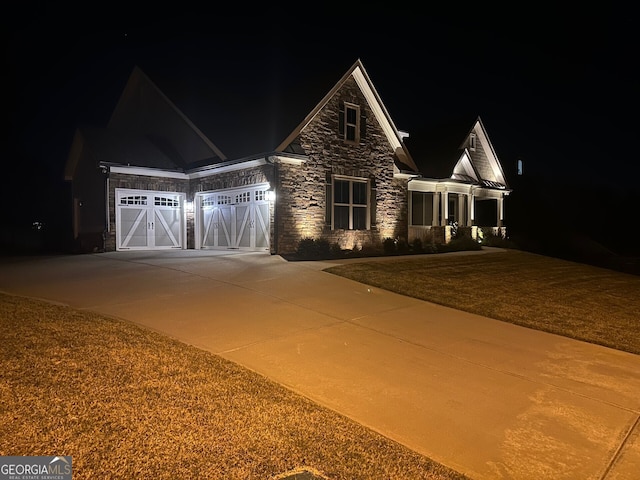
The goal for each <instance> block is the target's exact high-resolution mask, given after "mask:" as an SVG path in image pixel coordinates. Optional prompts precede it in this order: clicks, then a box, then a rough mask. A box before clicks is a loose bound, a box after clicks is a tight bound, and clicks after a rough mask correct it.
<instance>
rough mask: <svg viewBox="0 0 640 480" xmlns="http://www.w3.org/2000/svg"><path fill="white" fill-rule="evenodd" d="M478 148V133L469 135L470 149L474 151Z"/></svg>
mask: <svg viewBox="0 0 640 480" xmlns="http://www.w3.org/2000/svg"><path fill="white" fill-rule="evenodd" d="M475 149H476V134H475V133H472V134H471V135H469V150H471V151H474V150H475Z"/></svg>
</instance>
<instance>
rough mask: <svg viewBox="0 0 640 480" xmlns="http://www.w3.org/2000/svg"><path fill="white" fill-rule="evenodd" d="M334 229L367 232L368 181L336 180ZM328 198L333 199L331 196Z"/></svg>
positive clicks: (334, 188)
mask: <svg viewBox="0 0 640 480" xmlns="http://www.w3.org/2000/svg"><path fill="white" fill-rule="evenodd" d="M331 191H333V199H332V200H333V208H332V209H331V210H332V212H333V215H332V220H333V221H332V228H333V229H334V230H339V229H343V230H367V229H368V228H369V226H368V220H369V216H368V212H369V202H368V197H369V184H368V182H367V180H366V179H360V178H344V177H340V178H334V179H333V189H327V192H331ZM328 198H331V197H330V196H329V197H328Z"/></svg>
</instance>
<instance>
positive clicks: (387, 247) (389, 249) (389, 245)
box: [382, 237, 396, 255]
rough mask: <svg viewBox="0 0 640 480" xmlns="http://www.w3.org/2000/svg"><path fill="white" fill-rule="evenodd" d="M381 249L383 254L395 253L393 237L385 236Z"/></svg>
mask: <svg viewBox="0 0 640 480" xmlns="http://www.w3.org/2000/svg"><path fill="white" fill-rule="evenodd" d="M382 251H383V252H384V254H385V255H393V254H395V253H396V241H395V239H393V238H390V237H387V238H385V239H384V240H382Z"/></svg>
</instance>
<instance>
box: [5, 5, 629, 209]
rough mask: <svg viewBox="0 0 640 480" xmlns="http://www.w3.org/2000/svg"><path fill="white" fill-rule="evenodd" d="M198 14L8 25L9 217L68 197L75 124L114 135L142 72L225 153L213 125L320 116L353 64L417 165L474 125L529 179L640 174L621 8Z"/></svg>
mask: <svg viewBox="0 0 640 480" xmlns="http://www.w3.org/2000/svg"><path fill="white" fill-rule="evenodd" d="M590 8H593V10H590ZM608 8H610V10H607V9H608ZM494 13H495V12H494ZM197 17H198V15H197V14H196V13H191V14H185V15H180V14H175V15H174V17H173V19H172V22H173V23H171V24H170V23H169V22H168V21H166V20H165V21H157V22H155V23H154V22H149V21H148V22H147V23H145V24H140V25H138V26H132V27H131V28H127V27H123V28H117V29H113V30H106V29H102V30H101V29H95V30H92V31H88V30H84V31H79V30H74V29H69V28H57V29H55V30H54V29H52V28H50V27H49V28H43V27H42V25H39V24H35V23H34V24H33V25H30V26H27V27H25V28H23V29H21V30H5V31H6V32H8V33H6V41H5V45H6V49H5V50H6V57H7V59H6V61H5V64H6V65H8V78H9V86H8V88H7V87H6V86H5V92H6V95H5V96H6V97H8V104H7V105H8V107H9V108H8V109H7V110H5V111H6V112H7V114H8V119H9V128H8V129H7V130H6V131H7V132H8V138H7V141H5V142H3V145H4V153H3V159H2V161H3V170H4V172H5V173H3V187H4V188H5V191H7V190H8V191H9V192H10V193H11V194H12V195H17V194H18V192H21V193H20V195H21V196H24V190H23V184H22V180H20V181H18V180H16V179H17V178H22V177H23V175H24V174H25V173H28V174H29V175H30V176H31V179H32V180H31V183H30V185H29V186H28V190H29V192H30V194H33V195H35V196H37V197H38V198H37V201H36V202H31V203H30V202H28V201H27V202H26V203H23V207H24V208H23V210H22V211H23V212H28V213H27V215H23V214H22V213H19V212H14V213H13V215H14V217H15V219H24V218H25V217H28V216H31V218H35V217H37V216H42V217H43V218H46V217H47V216H49V217H51V216H52V215H54V213H53V212H56V211H58V206H60V203H61V202H62V203H64V202H66V201H67V200H68V199H67V198H66V197H65V194H64V193H61V192H62V191H63V190H64V188H63V186H64V182H62V175H63V168H64V163H65V161H66V156H67V153H68V149H69V146H70V143H71V140H72V135H73V132H74V129H75V127H76V126H78V125H82V124H92V125H95V126H105V125H106V123H107V121H108V119H109V115H110V113H111V111H112V109H113V107H114V106H115V103H116V101H117V99H118V96H119V95H120V93H121V91H122V88H123V87H124V84H125V83H126V80H127V78H128V76H129V74H130V73H131V70H132V68H133V66H134V65H138V66H140V67H141V68H142V70H143V71H144V72H145V73H147V75H149V77H150V78H151V79H152V81H154V82H155V83H156V84H157V85H158V86H159V87H160V89H161V90H163V91H164V93H165V94H167V95H168V96H169V98H170V99H171V100H172V101H173V102H174V103H176V105H178V107H179V108H181V109H182V110H183V111H184V112H185V113H187V115H188V116H189V117H190V118H191V120H192V121H193V122H194V123H195V124H196V125H197V126H198V127H199V128H200V129H201V130H203V132H204V133H205V134H206V135H207V136H208V137H209V138H210V139H211V140H212V141H213V142H214V143H216V144H217V145H219V146H220V148H222V150H223V151H224V148H223V146H222V145H223V144H224V143H225V142H232V140H233V139H232V138H231V134H230V133H227V132H225V133H224V134H223V133H222V125H223V123H224V122H221V121H220V117H221V115H220V114H221V113H223V114H224V115H229V114H230V112H231V111H232V110H233V105H234V104H235V105H240V104H244V105H255V107H256V108H261V109H265V108H267V109H271V110H272V111H275V112H277V115H278V117H285V116H286V113H287V106H286V105H283V104H281V102H282V101H283V100H284V99H286V98H287V94H288V92H291V91H295V90H296V89H303V90H304V91H305V92H307V93H308V95H309V96H310V97H311V100H312V102H311V103H312V106H313V105H315V103H316V102H317V101H319V100H320V99H321V98H322V96H324V94H326V93H327V92H328V90H329V89H330V88H331V87H333V85H334V84H335V82H336V81H337V80H338V79H339V78H340V77H341V76H342V75H343V74H344V73H345V72H346V70H347V69H348V68H349V67H350V66H351V65H352V64H353V62H354V61H355V60H357V59H358V58H360V59H361V60H362V62H363V64H364V66H365V68H366V69H367V72H368V73H369V75H370V77H371V79H372V81H373V83H374V85H375V87H376V88H377V90H378V93H379V94H380V96H381V97H382V100H383V102H384V103H385V105H386V107H387V109H388V110H389V113H390V115H391V117H392V118H393V120H394V122H395V124H396V126H397V127H398V128H399V129H401V130H406V131H408V132H409V133H410V135H411V136H410V138H409V140H407V145H408V147H409V149H410V152H411V153H412V155H413V156H414V159H415V160H416V161H417V163H418V165H419V166H420V165H421V164H422V163H424V161H426V160H424V159H422V158H420V153H421V151H422V147H421V144H420V141H421V138H422V137H424V132H427V131H428V130H429V128H432V127H433V126H434V125H437V123H438V122H440V121H443V119H448V118H453V117H456V116H459V115H463V116H471V117H475V116H477V115H480V116H481V117H482V119H483V121H484V123H485V125H486V127H487V129H488V132H489V136H490V138H491V140H492V142H493V144H494V147H495V148H496V150H497V153H498V156H499V158H500V160H501V161H502V163H503V165H504V166H505V169H507V170H508V169H509V168H511V167H512V165H514V164H515V159H516V158H517V157H518V156H521V157H522V158H524V160H525V173H529V174H531V175H536V176H543V177H546V176H553V175H559V176H561V177H563V178H570V179H575V181H576V182H578V181H579V182H587V183H589V184H595V185H598V184H606V185H615V186H617V187H620V188H624V189H628V188H629V189H630V188H635V182H636V181H637V178H638V177H639V175H640V167H639V166H638V160H637V158H638V154H637V147H636V145H635V139H637V137H638V133H637V132H638V130H637V121H636V117H637V112H636V107H637V100H638V99H637V96H638V82H637V80H636V77H635V76H634V74H633V73H632V70H634V69H635V65H634V64H635V63H636V61H635V58H636V57H637V52H635V51H634V48H635V47H634V44H633V43H632V42H631V39H632V34H633V29H634V27H635V26H634V25H633V24H632V16H631V15H630V14H629V15H627V14H625V13H624V12H622V11H616V10H614V9H613V7H607V6H604V5H600V4H598V5H597V9H596V7H595V6H594V7H588V6H586V4H585V5H581V6H580V8H579V9H576V10H574V11H571V12H567V13H563V12H559V11H532V10H526V9H525V8H524V7H522V6H521V5H520V6H519V7H518V10H508V9H507V10H505V9H503V10H501V11H500V15H499V16H493V15H492V14H490V12H483V13H481V12H479V11H476V10H475V7H474V9H465V8H460V10H459V11H458V12H455V14H445V13H435V14H434V13H430V14H428V15H425V14H418V13H416V12H411V11H402V12H401V11H398V12H388V13H385V12H382V13H380V14H375V15H374V14H373V13H365V14H359V15H353V14H350V13H348V12H344V17H341V16H340V15H337V14H333V15H331V16H323V15H321V14H318V15H314V14H313V12H307V13H306V14H305V15H304V16H303V15H300V16H299V17H297V18H296V17H294V16H291V15H290V16H282V17H268V18H267V17H261V18H258V17H249V18H247V17H243V18H239V17H220V16H215V17H207V18H206V22H205V21H202V20H200V21H198V20H197ZM252 89H254V91H255V92H256V93H255V94H247V93H246V92H247V91H252ZM263 97H266V98H267V100H266V101H264V100H263ZM305 113H307V112H305ZM303 116H304V115H303ZM290 120H291V119H290ZM300 120H302V117H300V118H295V119H293V120H292V122H293V123H292V125H293V126H295V125H297V123H298V122H299V121H300ZM470 126H471V125H469V127H470ZM280 140H282V139H281V138H278V139H277V141H276V142H275V143H278V142H279V141H280ZM254 153H259V152H254ZM18 187H19V190H18V189H17V188H18ZM13 198H15V197H13ZM66 208H68V205H67V204H66V203H64V204H63V205H62V206H60V209H66ZM31 218H29V219H28V220H29V221H31Z"/></svg>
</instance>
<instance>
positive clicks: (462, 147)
mask: <svg viewBox="0 0 640 480" xmlns="http://www.w3.org/2000/svg"><path fill="white" fill-rule="evenodd" d="M469 125H471V127H469ZM465 132H466V133H465ZM472 133H473V134H475V135H476V141H477V145H476V148H475V150H472V149H470V148H469V138H470V136H471V134H472ZM421 135H422V138H421V140H422V142H421V144H420V147H421V148H420V149H419V150H418V154H419V156H420V159H421V163H420V164H421V166H422V167H423V169H422V170H421V172H420V173H421V174H422V177H423V178H425V179H427V178H428V179H439V180H446V179H449V180H456V181H459V182H463V183H471V184H475V185H481V186H485V187H489V188H499V189H505V188H506V189H509V185H508V183H507V180H506V176H505V174H504V171H503V169H502V165H501V164H500V160H499V158H498V155H497V153H496V151H495V149H494V147H493V144H492V143H491V141H490V139H489V135H488V134H487V130H486V128H485V125H484V123H483V122H482V119H481V118H480V116H470V115H467V116H455V117H446V118H443V119H441V120H439V121H438V122H437V123H434V124H432V125H430V126H429V127H428V128H427V129H426V130H425V131H424V132H423V133H422V134H421ZM410 142H411V139H409V141H408V142H407V143H408V144H409V148H412V147H411V143H410ZM415 153H416V152H414V155H415Z"/></svg>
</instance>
